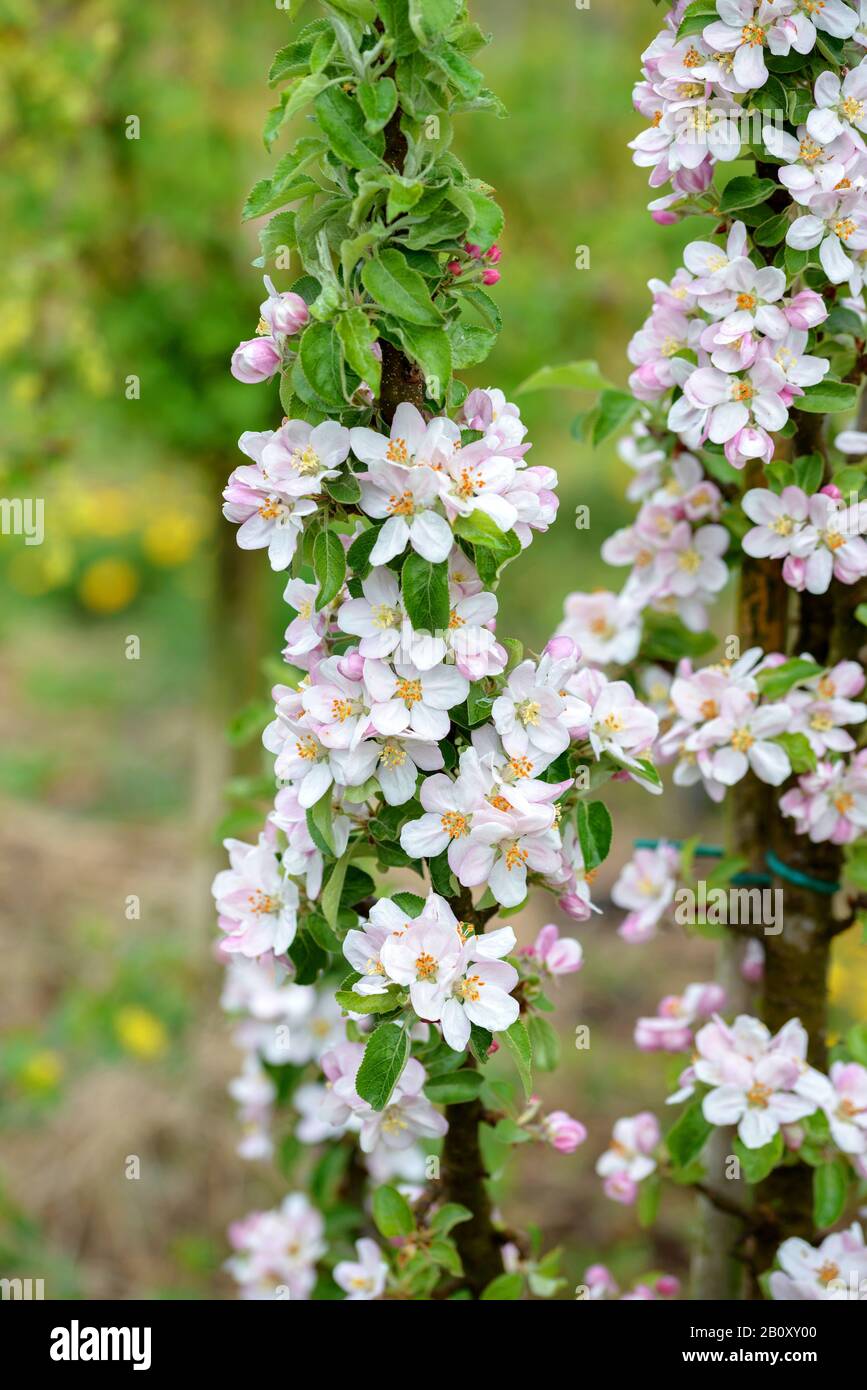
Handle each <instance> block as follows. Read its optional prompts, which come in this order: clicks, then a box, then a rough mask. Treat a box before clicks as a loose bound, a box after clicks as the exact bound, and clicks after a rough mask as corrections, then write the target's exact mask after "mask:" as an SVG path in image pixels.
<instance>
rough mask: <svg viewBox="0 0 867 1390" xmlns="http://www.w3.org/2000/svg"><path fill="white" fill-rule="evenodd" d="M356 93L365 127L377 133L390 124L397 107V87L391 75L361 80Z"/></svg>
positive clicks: (371, 132)
mask: <svg viewBox="0 0 867 1390" xmlns="http://www.w3.org/2000/svg"><path fill="white" fill-rule="evenodd" d="M356 95H357V97H358V104H359V106H360V107H361V109H362V111H363V112H364V124H365V128H366V129H367V130H368V131H369V132H370V134H371V135H375V134H376V132H377V131H378V130H382V128H383V127H384V126H387V125H388V123H389V121H390V120H391V118H392V116H393V115H394V113H395V110H396V109H397V87H395V85H394V82H393V81H392V79H391V78H390V77H380V78H379V80H378V81H377V82H360V83H359V85H358V89H357V91H356Z"/></svg>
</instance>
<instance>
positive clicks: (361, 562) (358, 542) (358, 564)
mask: <svg viewBox="0 0 867 1390" xmlns="http://www.w3.org/2000/svg"><path fill="white" fill-rule="evenodd" d="M381 529H382V528H381V527H379V526H368V528H367V530H366V531H362V532H361V535H360V536H356V538H355V540H354V541H353V542H352V545H351V546H350V547H349V549H348V551H347V552H346V563H347V564H348V566H349V568H350V569H351V570H352V573H353V574H357V575H358V577H359V579H364V577H365V575H366V574H367V572H368V570H369V569H370V552H371V551H372V549H373V547H374V546H375V545H376V542H377V540H378V539H379V532H380V530H381Z"/></svg>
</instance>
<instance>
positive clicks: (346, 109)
mask: <svg viewBox="0 0 867 1390" xmlns="http://www.w3.org/2000/svg"><path fill="white" fill-rule="evenodd" d="M313 109H314V111H315V112H316V119H317V121H318V122H319V124H320V126H321V128H322V130H323V131H324V132H325V134H326V135H327V137H328V143H329V145H330V146H331V149H332V150H333V151H334V153H335V154H336V156H337V158H338V159H339V160H340V162H341V163H342V164H348V165H349V167H350V168H351V169H375V168H379V167H380V165H381V164H382V155H383V153H384V151H385V137H384V136H383V134H382V132H381V131H379V132H378V133H376V134H371V132H370V131H369V130H368V129H367V128H366V126H365V123H364V112H363V111H362V109H361V107H360V106H359V104H358V102H357V101H354V100H353V99H352V97H351V96H349V95H348V93H346V92H344V91H343V90H342V88H340V87H326V89H325V91H324V92H320V94H319V96H318V97H317V98H316V101H315V102H314V108H313Z"/></svg>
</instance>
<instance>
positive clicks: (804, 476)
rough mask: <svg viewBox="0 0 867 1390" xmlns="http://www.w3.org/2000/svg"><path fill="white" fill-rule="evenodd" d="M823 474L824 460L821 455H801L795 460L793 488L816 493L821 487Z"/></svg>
mask: <svg viewBox="0 0 867 1390" xmlns="http://www.w3.org/2000/svg"><path fill="white" fill-rule="evenodd" d="M824 472H825V460H824V459H823V458H822V455H821V454H802V455H801V457H800V458H796V459H795V464H794V473H795V486H796V487H799V488H801V490H802V491H803V492H807V493H813V492H818V491H819V488H820V487H821V486H822V475H823V474H824Z"/></svg>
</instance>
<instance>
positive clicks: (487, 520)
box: [454, 507, 507, 549]
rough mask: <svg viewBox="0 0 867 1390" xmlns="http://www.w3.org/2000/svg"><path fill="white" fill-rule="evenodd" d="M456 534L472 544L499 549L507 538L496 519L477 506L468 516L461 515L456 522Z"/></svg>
mask: <svg viewBox="0 0 867 1390" xmlns="http://www.w3.org/2000/svg"><path fill="white" fill-rule="evenodd" d="M454 531H455V535H456V536H460V537H461V539H462V540H465V541H469V542H470V544H471V545H481V546H491V547H493V548H494V549H497V548H498V547H499V546H501V545H502V544H503V542H504V541H505V540H506V539H507V537H506V534H505V532H504V531H501V530H500V528H499V526H498V525H497V523H496V522H495V521H494V519H493V518H492V517H490V516H488V513H487V512H483V511H482V510H481V508H479V507H477V508H476V509H475V511H472V512H470V513H469V514H468V515H467V516H459V517H458V518H457V520H456V521H455V524H454Z"/></svg>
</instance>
